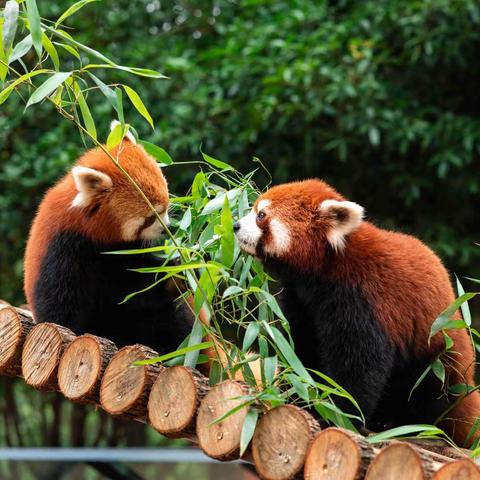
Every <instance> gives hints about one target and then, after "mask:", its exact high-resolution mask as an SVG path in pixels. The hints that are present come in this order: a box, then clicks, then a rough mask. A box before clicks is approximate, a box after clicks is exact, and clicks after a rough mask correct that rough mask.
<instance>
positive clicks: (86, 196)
mask: <svg viewBox="0 0 480 480" xmlns="http://www.w3.org/2000/svg"><path fill="white" fill-rule="evenodd" d="M72 176H73V181H74V182H75V187H76V188H77V192H78V193H77V195H76V196H75V198H74V199H73V201H72V207H86V206H88V205H89V204H90V203H91V201H92V200H93V198H94V197H95V196H97V195H98V194H100V193H103V192H105V191H107V190H110V189H111V188H112V179H111V178H110V177H109V176H108V175H107V174H106V173H103V172H99V171H98V170H95V169H93V168H88V167H81V166H77V167H73V168H72Z"/></svg>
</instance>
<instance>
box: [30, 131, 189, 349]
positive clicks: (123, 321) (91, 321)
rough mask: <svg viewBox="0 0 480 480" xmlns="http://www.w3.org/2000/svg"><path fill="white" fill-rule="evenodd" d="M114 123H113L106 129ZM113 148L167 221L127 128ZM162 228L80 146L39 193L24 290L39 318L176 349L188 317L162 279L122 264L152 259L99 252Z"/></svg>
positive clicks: (101, 159) (105, 163)
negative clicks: (57, 177)
mask: <svg viewBox="0 0 480 480" xmlns="http://www.w3.org/2000/svg"><path fill="white" fill-rule="evenodd" d="M114 126H115V123H113V124H112V128H113V127H114ZM111 154H112V155H113V157H115V158H117V159H118V162H119V163H120V165H121V166H122V167H123V168H124V169H125V170H126V171H127V172H128V174H129V175H130V176H131V177H132V178H133V179H134V180H135V182H136V183H137V184H138V185H139V186H140V188H141V189H142V191H143V192H144V193H145V195H146V196H147V197H148V199H149V200H150V202H151V203H152V205H153V206H154V208H155V209H156V211H157V213H158V214H159V215H160V217H161V218H162V220H163V222H164V223H165V224H167V225H168V204H169V194H168V187H167V182H166V180H165V177H164V176H163V174H162V172H161V170H160V168H159V167H158V165H157V163H156V161H155V160H154V159H153V158H151V157H150V156H149V155H148V154H147V153H146V152H145V150H144V149H143V147H142V146H140V145H137V144H136V141H135V138H134V137H133V136H132V135H131V134H128V133H127V135H126V136H125V138H124V139H123V140H122V142H121V143H120V144H119V145H118V146H116V147H115V148H114V149H113V150H112V151H111ZM162 230H163V226H162V224H161V222H159V221H158V219H157V217H156V215H154V212H152V211H151V210H150V208H149V206H148V205H147V204H146V202H145V201H144V200H143V199H142V198H141V197H140V195H139V193H138V192H137V191H136V190H135V188H134V186H133V185H132V184H131V183H130V182H129V180H128V179H127V178H126V177H125V176H124V174H123V173H122V172H121V171H120V170H119V169H118V168H117V167H116V166H115V165H114V163H113V162H112V161H111V159H110V158H109V157H108V155H107V154H106V153H105V152H104V151H102V150H101V149H100V148H98V149H93V150H90V151H88V152H87V153H85V154H84V155H83V156H82V157H81V158H80V159H79V160H78V161H77V162H76V164H75V166H74V167H73V168H72V169H71V171H70V172H69V173H67V174H66V175H65V176H64V177H63V178H62V179H60V181H59V182H58V183H57V184H56V185H55V186H54V187H52V188H51V189H50V190H49V191H48V192H47V193H46V195H45V197H44V199H43V201H42V202H41V204H40V207H39V209H38V212H37V215H36V217H35V219H34V222H33V225H32V228H31V231H30V236H29V239H28V243H27V248H26V252H25V282H24V287H25V293H26V296H27V301H28V303H29V305H30V306H31V308H32V310H33V313H34V316H35V318H36V320H37V321H38V322H47V321H48V322H54V323H58V324H60V325H64V326H66V327H69V328H70V329H71V330H73V331H74V332H75V333H76V334H83V333H92V334H96V335H99V336H104V337H107V338H110V339H112V340H113V341H114V342H115V343H116V344H117V346H119V347H121V346H125V345H131V344H134V343H142V344H144V345H148V346H151V347H152V348H154V349H155V350H157V351H158V352H159V353H166V352H169V351H172V350H175V349H176V348H177V347H178V345H179V344H180V343H181V342H182V341H183V340H184V338H185V337H186V336H187V335H188V334H189V333H190V331H191V327H192V322H193V319H192V315H191V314H190V312H189V311H188V308H186V306H185V305H183V302H181V301H176V298H177V297H178V295H179V294H178V292H176V291H175V289H174V288H173V289H172V288H169V287H168V286H167V284H166V283H165V282H162V283H160V284H159V285H158V286H156V287H155V288H153V289H151V290H148V291H146V292H144V293H141V294H139V295H136V296H134V297H133V298H131V299H130V300H129V301H127V302H126V303H123V304H120V302H121V301H122V300H123V299H124V297H125V296H126V295H127V294H130V293H133V292H136V291H139V290H143V289H145V288H146V287H148V286H149V285H150V284H151V283H152V282H153V280H152V277H151V276H150V275H146V274H140V273H137V272H132V271H130V270H131V269H135V268H141V267H153V266H158V265H159V264H160V263H161V260H159V259H158V258H155V257H154V256H152V255H148V254H142V255H105V254H103V252H109V251H114V250H126V249H135V248H141V247H142V246H144V244H145V242H148V241H151V240H155V239H156V238H158V237H159V235H160V234H161V233H162Z"/></svg>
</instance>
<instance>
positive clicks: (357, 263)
mask: <svg viewBox="0 0 480 480" xmlns="http://www.w3.org/2000/svg"><path fill="white" fill-rule="evenodd" d="M363 217H364V209H363V208H362V207H361V206H360V205H358V204H356V203H353V202H350V201H347V200H346V199H345V198H344V197H343V196H342V195H340V194H339V193H338V192H336V191H335V190H334V189H333V188H332V187H330V186H329V185H327V184H326V183H324V182H323V181H321V180H316V179H313V180H305V181H301V182H294V183H288V184H283V185H279V186H276V187H273V188H271V189H270V190H268V191H267V192H266V193H264V194H263V195H261V196H260V197H259V198H258V199H257V201H256V203H255V205H254V207H253V209H252V210H251V212H250V213H249V214H248V215H246V216H245V217H243V218H241V219H240V220H239V221H238V222H236V223H235V224H234V230H235V235H236V238H237V240H238V242H239V245H240V247H241V248H242V250H244V251H245V252H246V253H248V254H251V255H254V256H256V257H257V258H258V259H260V260H261V261H262V263H263V264H264V266H265V268H266V270H267V271H268V272H271V274H272V276H273V277H276V278H277V279H278V280H279V281H280V284H281V286H282V289H283V290H282V307H283V309H284V312H285V315H286V317H287V319H288V320H289V322H290V327H291V332H292V336H293V339H294V342H295V347H296V351H297V353H298V355H299V357H300V359H301V360H302V361H303V362H304V364H305V365H306V366H307V367H310V368H313V369H315V370H320V371H322V372H324V373H325V374H327V375H329V376H331V377H332V378H333V379H334V380H336V381H337V382H339V383H340V384H341V385H342V386H343V387H344V388H346V389H347V391H349V392H350V393H351V394H353V396H354V398H355V399H356V400H357V401H358V402H359V405H360V407H361V409H362V411H363V413H364V415H365V419H366V426H367V428H370V429H372V430H375V429H378V428H389V427H393V426H399V425H405V424H411V423H433V422H434V421H435V420H436V419H437V418H438V417H439V416H440V415H441V414H442V413H443V412H444V411H445V410H447V408H451V410H450V411H449V412H448V414H447V415H446V417H445V420H444V421H442V422H441V423H440V426H441V427H443V428H444V429H445V430H446V432H447V433H448V434H449V435H451V436H452V438H453V439H454V440H455V441H456V442H457V443H458V444H459V445H463V444H465V442H466V438H467V436H468V433H469V431H470V428H471V427H472V425H473V422H474V421H475V419H476V418H477V417H478V416H479V415H480V396H479V394H478V392H476V391H475V392H473V393H471V394H470V395H468V396H466V397H465V398H464V399H463V400H462V401H461V402H460V403H455V400H456V398H457V397H453V396H452V395H448V394H447V393H444V392H442V386H441V382H440V381H439V380H438V379H437V378H436V377H435V375H434V374H433V373H432V372H430V373H429V374H428V375H427V376H426V378H425V379H424V380H423V382H422V383H421V384H420V385H419V386H418V387H417V388H416V389H415V390H414V391H413V393H412V395H411V397H409V396H410V392H411V390H412V388H413V387H414V385H415V383H416V381H417V380H418V378H419V377H420V376H421V374H422V373H423V372H424V371H425V369H426V368H427V367H428V365H429V364H430V363H431V362H432V361H433V360H434V359H435V358H436V357H437V355H438V354H439V353H441V352H442V351H443V350H444V347H445V343H444V338H443V336H442V334H441V333H439V334H437V335H435V336H434V337H433V338H432V339H431V342H430V344H429V342H428V337H429V333H430V328H431V326H432V323H433V321H434V320H435V318H436V317H437V316H438V315H439V314H440V313H441V312H442V311H443V310H444V309H445V308H446V307H447V306H448V305H449V304H450V303H451V302H452V301H453V300H454V291H453V288H452V285H451V282H450V279H449V276H448V273H447V271H446V269H445V268H444V266H443V265H442V262H441V260H440V259H439V258H438V257H437V256H436V255H435V254H434V253H433V252H432V251H431V250H430V249H429V248H428V247H427V246H425V245H424V244H423V243H422V242H421V241H420V240H418V239H416V238H414V237H412V236H409V235H405V234H402V233H397V232H392V231H386V230H383V229H380V228H378V227H376V226H375V225H373V224H372V223H370V222H367V221H365V220H364V219H363ZM456 318H459V316H457V317H456ZM448 334H449V336H450V337H451V338H452V339H453V341H454V342H455V344H454V347H453V349H454V350H455V353H452V354H451V355H450V359H449V362H448V365H446V381H447V385H454V384H459V383H462V384H468V385H474V362H475V356H474V351H473V348H472V344H471V341H470V338H469V335H468V333H467V332H466V331H465V330H450V331H449V332H448ZM339 406H341V407H342V408H344V410H346V411H350V413H355V412H354V411H353V410H352V408H351V406H349V405H348V403H341V402H340V403H339Z"/></svg>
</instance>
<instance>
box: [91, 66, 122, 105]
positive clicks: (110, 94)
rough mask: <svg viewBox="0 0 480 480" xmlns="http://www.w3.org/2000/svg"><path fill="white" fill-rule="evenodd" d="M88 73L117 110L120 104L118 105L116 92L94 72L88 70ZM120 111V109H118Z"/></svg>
mask: <svg viewBox="0 0 480 480" xmlns="http://www.w3.org/2000/svg"><path fill="white" fill-rule="evenodd" d="M88 75H89V76H90V77H91V79H92V80H93V81H94V82H95V84H96V85H97V87H98V88H99V90H100V91H101V92H102V93H103V95H105V97H106V98H107V100H108V101H109V103H110V105H112V107H113V108H114V109H115V110H117V109H118V105H117V96H116V95H115V92H114V91H113V90H112V89H111V88H110V87H108V86H107V85H105V84H104V83H103V82H102V81H101V80H100V79H99V78H97V77H96V76H95V75H94V74H93V73H90V72H88ZM117 112H118V110H117Z"/></svg>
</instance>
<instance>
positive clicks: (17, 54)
mask: <svg viewBox="0 0 480 480" xmlns="http://www.w3.org/2000/svg"><path fill="white" fill-rule="evenodd" d="M32 45H33V40H32V35H31V34H28V35H27V36H26V37H25V38H24V39H23V40H21V41H20V42H18V43H17V44H16V45H15V47H14V48H13V50H12V54H11V55H10V57H9V58H8V63H9V64H10V63H13V62H16V61H17V60H19V59H20V58H22V57H23V56H24V55H25V54H26V53H27V52H28V51H29V50H30V49H31V48H32Z"/></svg>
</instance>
